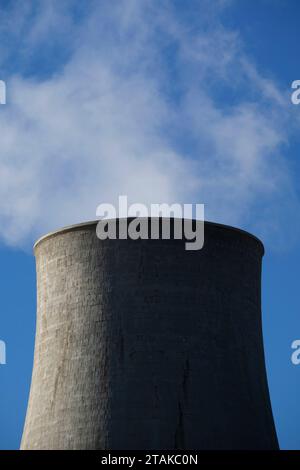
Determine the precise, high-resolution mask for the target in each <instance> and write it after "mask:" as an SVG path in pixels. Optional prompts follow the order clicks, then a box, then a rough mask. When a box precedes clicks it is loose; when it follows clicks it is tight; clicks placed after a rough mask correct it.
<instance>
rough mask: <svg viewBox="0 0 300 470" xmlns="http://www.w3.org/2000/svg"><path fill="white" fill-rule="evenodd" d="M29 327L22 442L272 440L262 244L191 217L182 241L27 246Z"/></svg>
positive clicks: (89, 232)
mask: <svg viewBox="0 0 300 470" xmlns="http://www.w3.org/2000/svg"><path fill="white" fill-rule="evenodd" d="M35 256H36V266H37V330H36V344H35V356H34V367H33V376H32V385H31V392H30V399H29V405H28V411H27V417H26V423H25V428H24V433H23V439H22V445H21V448H22V449H109V450H115V449H122V450H124V449H134V450H137V449H143V450H150V449H155V450H159V449H162V450H166V449H168V450H171V449H194V450H195V449H196V450H198V449H199V450H200V449H275V448H277V446H278V444H277V438H276V432H275V428H274V423H273V417H272V410H271V406H270V399H269V392H268V386H267V379H266V371H265V362H264V351H263V341H262V327H261V261H262V256H263V246H262V244H261V243H260V242H259V241H258V240H257V239H256V238H255V237H252V236H251V235H250V234H247V233H246V232H242V231H239V230H237V229H233V228H230V227H227V226H222V225H217V224H213V223H205V244H204V247H203V249H202V250H199V251H186V250H185V249H184V240H162V239H159V240H135V241H134V240H105V241H100V240H99V239H98V238H97V237H96V223H90V224H82V225H78V226H74V227H70V228H67V229H63V230H61V231H58V232H56V233H53V234H49V235H48V236H46V237H43V238H42V239H41V240H40V241H39V242H38V243H37V244H36V247H35Z"/></svg>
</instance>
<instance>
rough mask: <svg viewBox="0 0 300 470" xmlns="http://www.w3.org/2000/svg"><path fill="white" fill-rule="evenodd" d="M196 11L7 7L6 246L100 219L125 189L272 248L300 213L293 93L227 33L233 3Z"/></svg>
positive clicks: (0, 222) (1, 210)
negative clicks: (187, 208) (291, 161)
mask: <svg viewBox="0 0 300 470" xmlns="http://www.w3.org/2000/svg"><path fill="white" fill-rule="evenodd" d="M83 3H85V2H83ZM191 3H192V5H193V8H192V9H191V12H190V13H187V14H186V16H181V15H180V14H179V12H178V11H177V10H176V9H175V8H174V3H173V2H169V1H162V2H153V1H141V0H136V1H130V0H126V1H117V2H95V3H93V2H90V3H89V5H90V6H89V9H88V10H87V11H76V7H75V5H76V2H74V1H63V2H62V1H50V0H49V1H47V2H34V1H28V2H16V3H15V6H14V7H11V11H9V12H7V10H5V8H4V7H2V10H1V11H0V13H1V19H2V21H1V24H2V26H1V28H0V38H1V37H4V36H5V35H6V38H8V39H7V41H6V43H5V44H6V45H5V46H4V45H3V44H4V43H3V42H2V41H1V43H2V46H1V48H0V54H1V57H2V62H1V63H2V67H1V70H7V71H8V72H7V78H6V77H4V78H6V82H7V105H6V106H5V107H4V106H2V107H0V129H1V145H0V236H1V238H2V240H3V241H4V242H6V243H7V244H11V245H17V246H25V245H26V244H28V243H32V241H33V240H34V239H35V238H36V237H37V236H38V235H41V234H42V233H44V232H47V231H48V230H53V229H55V228H58V227H60V226H64V225H67V224H70V223H77V222H81V221H85V220H89V219H94V218H95V211H96V207H97V206H98V204H100V203H102V202H112V203H116V201H117V198H118V196H119V195H120V194H126V195H128V199H129V202H140V203H146V204H150V203H155V202H168V203H171V202H180V203H184V202H194V203H196V202H198V203H204V204H205V205H206V217H207V218H208V219H210V220H215V221H218V222H223V223H228V224H235V225H239V226H241V227H244V228H247V229H250V230H254V231H256V233H258V235H263V236H266V237H268V236H269V237H270V239H271V238H272V237H273V236H274V234H275V233H276V231H278V230H279V229H280V226H281V224H283V223H284V220H285V219H284V218H285V217H287V216H289V215H290V214H292V213H293V212H294V211H295V210H299V209H298V205H299V203H298V199H297V197H296V195H295V194H296V193H295V189H294V186H293V181H292V178H291V175H290V173H289V168H288V165H287V161H286V159H285V158H284V156H283V151H284V150H285V145H286V142H287V140H288V128H289V126H288V119H289V116H288V114H289V111H288V108H289V106H290V104H289V99H288V97H286V96H284V95H283V93H282V92H281V91H280V90H278V88H277V87H276V84H275V83H274V82H273V81H272V80H270V79H267V78H265V77H263V76H262V75H261V74H260V73H259V71H258V70H257V69H256V67H255V64H253V63H251V61H250V60H249V58H248V57H247V55H246V54H245V52H244V50H243V44H242V41H241V38H240V37H239V34H238V32H236V31H230V30H228V29H226V28H224V26H223V25H222V22H221V19H222V9H223V8H226V7H227V3H228V2H224V1H223V2H222V1H221V2H215V3H214V6H213V7H212V6H211V2H207V1H205V0H204V1H195V2H191ZM37 5H38V7H37ZM77 5H78V2H77ZM77 8H78V7H77ZM0 61H1V59H0ZM0 78H3V77H0Z"/></svg>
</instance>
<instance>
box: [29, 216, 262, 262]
mask: <svg viewBox="0 0 300 470" xmlns="http://www.w3.org/2000/svg"><path fill="white" fill-rule="evenodd" d="M141 218H143V219H155V218H158V217H141ZM163 218H164V217H159V219H163ZM125 219H127V220H128V221H130V220H133V219H134V217H128V218H116V219H115V220H117V221H119V220H125ZM172 219H173V220H175V219H176V218H172ZM107 220H109V219H107ZM110 220H112V219H110ZM177 220H178V219H177ZM182 220H183V219H182ZM192 220H193V222H196V220H195V219H192ZM98 222H99V220H92V221H87V222H81V223H78V224H73V225H67V226H65V227H62V228H59V229H57V230H54V231H52V232H49V233H47V234H45V235H43V236H41V237H40V238H38V239H37V241H36V242H35V244H34V245H33V249H34V250H35V249H36V247H37V246H38V245H40V243H42V242H43V241H45V240H48V239H49V238H52V237H55V236H57V235H62V234H64V233H67V232H73V231H79V230H83V229H85V230H86V229H87V230H92V229H93V228H94V227H95V226H96V225H97V224H98ZM199 222H201V221H199ZM204 226H209V227H215V228H216V229H222V230H228V231H230V232H231V233H232V234H233V235H234V234H240V235H242V236H246V237H248V238H250V239H252V240H254V241H256V243H257V244H258V245H259V246H260V248H261V251H262V255H264V253H265V248H264V244H263V242H262V241H261V240H260V239H259V238H258V237H256V236H255V235H253V234H252V233H250V232H248V231H246V230H243V229H240V228H238V227H233V226H231V225H226V224H220V223H217V222H211V221H208V220H205V221H204ZM94 229H95V228H94Z"/></svg>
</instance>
